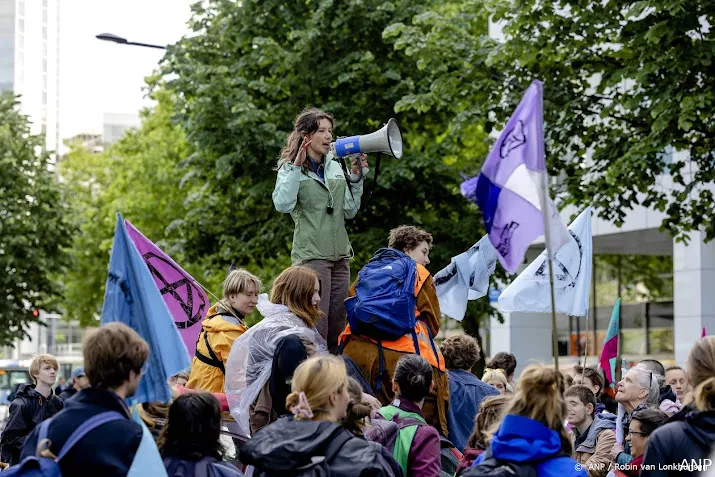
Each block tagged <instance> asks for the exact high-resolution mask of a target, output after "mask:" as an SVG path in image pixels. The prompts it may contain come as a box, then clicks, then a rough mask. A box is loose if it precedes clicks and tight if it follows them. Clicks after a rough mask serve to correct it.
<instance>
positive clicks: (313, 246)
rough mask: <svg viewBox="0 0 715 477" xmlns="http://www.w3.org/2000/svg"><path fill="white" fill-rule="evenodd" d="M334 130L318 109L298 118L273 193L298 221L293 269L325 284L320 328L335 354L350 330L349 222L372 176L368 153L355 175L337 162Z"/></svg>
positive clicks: (279, 207) (281, 208)
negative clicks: (306, 271)
mask: <svg viewBox="0 0 715 477" xmlns="http://www.w3.org/2000/svg"><path fill="white" fill-rule="evenodd" d="M334 126H335V120H334V119H333V117H332V116H331V115H330V114H328V113H326V112H325V111H321V110H319V109H317V108H307V109H305V110H303V111H302V112H301V113H300V114H299V115H298V117H297V118H296V119H295V123H294V126H293V131H292V132H291V133H290V135H289V136H288V138H287V139H286V145H285V147H284V148H283V150H282V151H281V155H280V160H279V161H278V177H277V178H276V185H275V188H274V189H273V205H274V206H275V208H276V210H277V211H278V212H282V213H285V214H290V215H291V217H292V218H293V221H294V222H295V231H294V233H293V247H292V250H291V260H292V262H293V265H305V266H306V267H309V268H312V269H313V270H315V272H316V273H317V274H318V276H319V277H320V281H321V282H322V283H323V289H322V292H321V295H320V298H321V301H320V304H321V305H320V309H321V310H322V312H323V315H322V318H321V319H320V321H319V322H318V323H317V327H318V331H320V334H321V335H322V336H323V338H325V339H326V340H327V343H328V347H329V348H330V350H331V351H334V350H335V349H336V348H337V344H338V335H340V332H341V331H342V329H343V327H344V326H345V305H344V303H343V302H344V300H345V298H346V297H347V295H348V287H349V286H350V264H349V262H348V260H349V259H350V258H352V255H353V252H352V247H351V245H350V240H349V239H348V233H347V232H346V230H345V220H346V219H352V218H354V217H355V216H356V215H357V213H358V211H359V210H360V199H361V198H362V192H363V183H364V181H363V178H364V175H365V174H367V160H366V159H365V157H366V156H365V155H364V154H362V155H360V156H359V157H357V156H356V157H353V158H352V171H351V172H350V173H348V170H347V167H346V166H345V163H344V162H343V161H342V160H341V159H336V158H335V157H333V154H332V153H331V152H330V145H331V142H332V140H333V127H334ZM358 162H359V164H358ZM361 171H362V172H361ZM348 180H349V181H350V182H349V183H348V182H347V181H348Z"/></svg>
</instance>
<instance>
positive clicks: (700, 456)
mask: <svg viewBox="0 0 715 477" xmlns="http://www.w3.org/2000/svg"><path fill="white" fill-rule="evenodd" d="M686 368H687V370H688V378H689V381H690V385H691V389H692V391H691V393H690V394H689V396H690V397H689V399H687V398H686V402H685V405H686V407H685V408H684V409H683V411H682V412H681V413H680V414H678V417H679V418H678V419H675V420H673V421H672V422H669V423H668V424H665V425H664V426H662V427H659V428H658V429H656V431H655V432H653V434H651V436H650V439H648V445H647V447H646V451H645V457H644V458H643V468H644V469H648V468H654V469H656V470H654V471H647V473H646V471H644V472H643V473H642V475H649V476H650V475H653V476H666V475H667V476H675V475H686V474H687V475H690V474H693V473H695V470H701V469H692V468H683V469H681V470H680V471H678V470H676V469H675V466H676V464H681V463H683V462H687V463H691V464H692V463H696V464H697V463H701V464H702V463H704V462H705V461H704V459H707V458H708V456H709V455H710V452H711V451H712V448H713V443H715V336H706V337H704V338H701V339H700V340H698V341H697V342H696V343H695V345H694V346H693V348H692V349H691V350H690V355H689V356H688V364H687V366H686ZM650 466H654V467H650ZM668 468H670V469H671V470H667V469H668Z"/></svg>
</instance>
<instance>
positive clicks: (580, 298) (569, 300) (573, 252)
mask: <svg viewBox="0 0 715 477" xmlns="http://www.w3.org/2000/svg"><path fill="white" fill-rule="evenodd" d="M569 232H570V233H571V240H570V241H569V242H567V243H566V245H563V246H562V247H561V248H560V249H558V250H557V251H556V253H554V254H553V270H554V298H555V301H556V312H557V313H564V314H566V315H571V316H586V314H587V312H588V296H589V292H590V285H591V260H592V258H593V239H592V237H591V207H588V208H587V209H586V210H584V211H583V212H581V214H580V215H579V216H578V217H576V220H574V221H573V223H572V224H571V225H569ZM548 267H549V264H548V263H547V260H546V251H544V252H543V253H542V254H541V255H539V256H538V257H537V259H536V260H534V261H533V262H531V264H530V265H529V266H528V267H527V268H526V270H524V271H523V272H521V274H520V275H519V276H518V277H516V279H515V280H514V281H513V282H512V283H511V284H510V285H509V286H508V287H507V288H506V290H504V292H503V293H502V294H501V296H500V297H499V307H500V309H501V311H503V312H505V313H512V312H526V313H551V295H550V291H549V268H548Z"/></svg>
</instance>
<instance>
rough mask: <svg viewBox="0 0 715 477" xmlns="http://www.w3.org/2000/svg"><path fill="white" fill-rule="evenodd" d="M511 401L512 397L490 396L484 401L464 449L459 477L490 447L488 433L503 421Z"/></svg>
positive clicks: (457, 474)
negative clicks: (503, 415) (505, 409)
mask: <svg viewBox="0 0 715 477" xmlns="http://www.w3.org/2000/svg"><path fill="white" fill-rule="evenodd" d="M509 401H511V395H504V396H502V395H496V396H488V397H486V398H485V399H484V400H483V401H482V405H481V406H480V408H479V413H478V414H477V416H476V417H475V418H474V429H473V430H472V434H471V435H470V436H469V440H468V441H467V445H466V447H465V448H464V454H463V455H462V459H461V460H460V461H459V466H458V467H457V473H456V476H457V477H458V476H459V475H462V472H464V471H465V470H466V469H468V468H470V467H471V466H472V464H473V463H474V460H475V459H476V458H477V457H479V456H480V455H482V454H483V453H484V452H485V451H486V450H487V446H488V445H489V444H488V442H487V431H488V430H489V429H491V428H492V426H494V425H495V424H496V423H497V422H499V421H501V418H502V413H503V411H504V408H505V407H506V405H507V403H509Z"/></svg>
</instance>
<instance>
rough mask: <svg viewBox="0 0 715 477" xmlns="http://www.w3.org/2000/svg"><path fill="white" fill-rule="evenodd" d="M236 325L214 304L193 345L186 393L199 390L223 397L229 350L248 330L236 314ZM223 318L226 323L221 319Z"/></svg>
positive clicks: (233, 318) (230, 317)
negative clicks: (219, 394) (194, 347)
mask: <svg viewBox="0 0 715 477" xmlns="http://www.w3.org/2000/svg"><path fill="white" fill-rule="evenodd" d="M236 314H237V315H238V319H239V323H238V324H235V323H232V322H231V321H235V320H236V317H234V316H233V315H232V314H231V313H230V312H229V311H228V310H226V309H225V308H224V307H223V306H221V305H219V304H216V305H214V306H212V307H211V308H209V312H208V313H207V314H206V319H205V320H204V322H203V325H202V327H201V333H199V339H198V341H197V342H196V356H194V359H193V362H192V363H191V376H189V381H188V382H187V383H186V387H187V388H189V389H201V390H203V391H208V392H212V393H223V392H226V391H225V390H224V376H225V373H226V369H225V366H226V361H227V360H228V355H229V353H230V352H231V346H233V342H234V341H236V338H238V337H239V336H241V335H242V334H243V333H244V332H245V331H246V330H247V329H248V327H247V326H246V325H245V324H244V322H243V316H241V315H240V314H238V312H236ZM224 316H225V317H226V319H224Z"/></svg>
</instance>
